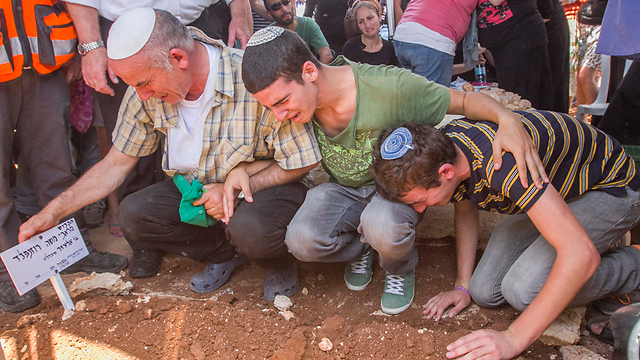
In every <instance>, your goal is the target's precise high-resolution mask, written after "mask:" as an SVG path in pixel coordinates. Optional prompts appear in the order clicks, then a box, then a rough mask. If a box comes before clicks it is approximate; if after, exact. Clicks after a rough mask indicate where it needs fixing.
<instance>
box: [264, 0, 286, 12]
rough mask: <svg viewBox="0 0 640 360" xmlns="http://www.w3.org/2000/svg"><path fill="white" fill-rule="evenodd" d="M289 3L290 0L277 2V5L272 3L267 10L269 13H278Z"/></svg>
mask: <svg viewBox="0 0 640 360" xmlns="http://www.w3.org/2000/svg"><path fill="white" fill-rule="evenodd" d="M290 2H291V0H281V1H278V2H277V3H273V4H271V6H269V10H271V11H278V10H280V8H281V7H282V6H283V5H284V6H287V5H289V3H290Z"/></svg>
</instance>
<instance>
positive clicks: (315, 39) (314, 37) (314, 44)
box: [271, 16, 329, 56]
mask: <svg viewBox="0 0 640 360" xmlns="http://www.w3.org/2000/svg"><path fill="white" fill-rule="evenodd" d="M297 19H298V20H297V22H296V34H298V35H299V36H300V37H301V38H302V40H304V42H305V43H306V44H307V46H308V47H309V49H310V50H311V52H312V53H313V55H315V56H318V51H320V49H322V48H323V47H325V46H329V43H328V42H327V39H325V37H324V35H323V34H322V30H320V26H318V24H316V22H315V21H314V20H313V19H312V18H309V17H304V16H298V17H297ZM271 25H274V26H277V24H276V23H275V22H274V23H271Z"/></svg>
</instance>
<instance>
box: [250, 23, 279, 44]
mask: <svg viewBox="0 0 640 360" xmlns="http://www.w3.org/2000/svg"><path fill="white" fill-rule="evenodd" d="M283 32H284V28H281V27H278V26H267V27H266V28H264V29H260V30H258V31H256V32H255V33H254V34H253V36H251V38H250V39H249V42H247V46H256V45H260V44H264V43H268V42H269V41H271V40H273V39H275V38H277V37H278V36H280V35H282V33H283Z"/></svg>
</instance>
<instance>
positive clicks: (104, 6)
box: [65, 0, 231, 25]
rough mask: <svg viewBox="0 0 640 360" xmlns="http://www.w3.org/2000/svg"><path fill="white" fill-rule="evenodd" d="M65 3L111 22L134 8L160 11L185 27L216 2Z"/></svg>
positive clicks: (116, 0)
mask: <svg viewBox="0 0 640 360" xmlns="http://www.w3.org/2000/svg"><path fill="white" fill-rule="evenodd" d="M225 1H226V2H227V4H229V3H230V2H231V0H225ZM65 2H70V3H73V4H79V5H84V6H89V7H92V8H94V9H98V13H99V14H100V16H102V17H103V18H106V19H108V20H111V21H115V20H116V19H117V18H119V17H120V15H122V14H124V13H125V12H126V11H128V10H131V9H135V8H140V7H151V8H154V9H162V10H166V11H168V12H170V13H172V14H173V16H175V17H177V18H178V20H180V22H181V23H183V24H185V25H186V24H191V23H192V22H194V21H195V20H196V19H197V18H199V17H200V14H202V11H204V9H206V8H207V7H208V6H209V5H212V4H215V3H217V2H218V0H136V1H132V0H65Z"/></svg>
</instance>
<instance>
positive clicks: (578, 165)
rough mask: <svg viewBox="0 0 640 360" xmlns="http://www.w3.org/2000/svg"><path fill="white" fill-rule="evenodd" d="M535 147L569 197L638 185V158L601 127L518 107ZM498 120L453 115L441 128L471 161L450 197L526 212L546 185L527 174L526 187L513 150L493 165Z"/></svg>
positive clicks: (507, 211)
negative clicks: (497, 167) (498, 165)
mask: <svg viewBox="0 0 640 360" xmlns="http://www.w3.org/2000/svg"><path fill="white" fill-rule="evenodd" d="M516 113H517V114H519V115H520V118H521V119H522V121H523V123H524V125H525V128H526V130H527V131H528V132H529V134H530V135H531V138H532V139H533V141H534V143H535V144H536V146H537V149H538V154H539V155H540V159H541V160H542V162H543V164H544V167H545V170H546V172H547V175H548V176H549V180H550V183H551V184H553V186H554V187H555V188H556V190H557V191H558V193H559V194H560V196H562V197H563V198H564V199H565V200H569V199H571V198H574V197H576V196H579V195H581V194H584V193H585V192H587V191H589V190H601V191H605V192H607V193H610V194H612V195H614V196H623V195H625V194H626V190H625V186H629V187H630V188H632V189H634V190H637V189H638V188H640V176H636V167H635V164H634V161H633V160H632V159H631V157H629V155H627V154H626V153H625V152H624V150H623V149H622V147H621V146H620V144H619V143H618V142H617V141H616V140H615V139H613V138H612V137H610V136H608V135H606V134H605V133H603V132H602V131H600V130H598V129H596V128H595V127H593V126H590V125H588V124H586V123H584V122H581V121H578V120H576V119H575V118H573V117H571V116H569V115H566V114H560V113H553V112H549V111H516ZM497 129H498V125H496V124H494V123H490V122H485V121H471V120H467V119H461V120H455V121H452V122H451V123H449V124H448V125H447V126H445V127H444V128H443V130H442V131H444V133H445V134H447V135H448V136H449V137H450V138H451V139H452V140H453V142H454V143H455V144H456V145H457V146H458V147H459V148H460V149H461V150H462V152H463V153H464V154H465V155H466V157H467V160H468V161H469V166H470V168H471V177H470V178H469V179H467V180H465V181H463V182H462V183H461V184H460V186H459V187H458V189H457V191H456V193H455V194H454V196H453V198H452V201H453V202H456V201H461V200H464V199H469V200H471V201H472V202H473V204H474V205H475V206H476V207H477V208H479V209H482V210H495V211H498V212H500V213H505V214H516V213H521V212H526V211H528V210H529V209H530V208H531V206H533V204H535V202H536V201H537V199H538V198H539V197H540V196H541V195H542V193H543V192H544V191H545V190H546V188H547V186H548V184H545V185H544V187H543V188H542V189H538V188H536V187H535V185H534V184H533V180H532V179H531V175H530V174H528V178H529V182H528V183H529V187H528V188H526V189H525V188H524V187H523V186H522V184H521V183H520V177H519V173H518V170H517V168H516V162H515V159H514V157H513V155H512V154H511V153H507V152H503V154H502V168H501V169H500V170H499V171H496V170H495V169H494V168H493V150H492V143H493V139H494V137H495V134H496V131H497Z"/></svg>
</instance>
